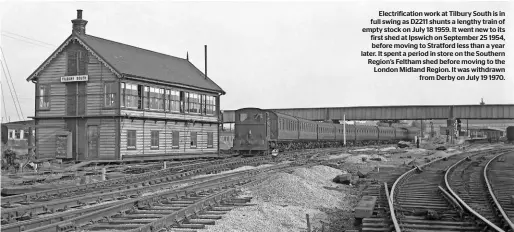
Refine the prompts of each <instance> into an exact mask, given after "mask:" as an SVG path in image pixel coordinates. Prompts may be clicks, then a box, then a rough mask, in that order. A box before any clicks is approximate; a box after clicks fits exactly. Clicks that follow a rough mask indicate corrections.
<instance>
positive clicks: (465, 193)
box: [445, 153, 512, 232]
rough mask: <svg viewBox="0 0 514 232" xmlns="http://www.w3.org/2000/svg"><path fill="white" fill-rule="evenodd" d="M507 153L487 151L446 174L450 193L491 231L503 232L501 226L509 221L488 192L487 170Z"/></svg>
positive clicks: (462, 162)
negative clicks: (489, 165) (494, 160)
mask: <svg viewBox="0 0 514 232" xmlns="http://www.w3.org/2000/svg"><path fill="white" fill-rule="evenodd" d="M504 154H508V153H500V155H498V154H496V153H486V154H480V155H475V156H473V157H468V158H465V159H462V160H460V161H459V162H457V163H456V164H454V165H452V166H451V167H450V168H449V169H448V172H447V173H446V175H445V184H446V188H447V189H448V190H449V192H451V193H452V195H453V196H454V197H455V199H456V200H457V201H458V202H459V203H460V204H461V205H462V206H463V207H464V208H465V209H466V211H467V212H470V214H471V215H472V216H473V217H475V221H477V222H478V226H479V227H481V228H485V229H488V230H490V231H500V232H503V231H504V230H503V229H501V227H506V226H507V224H504V222H506V221H505V220H504V218H503V215H502V214H501V213H500V211H497V210H496V209H495V208H496V207H495V204H494V202H493V201H492V197H494V196H491V195H490V192H489V191H488V186H487V183H486V181H485V180H486V178H487V177H486V176H485V175H484V172H485V171H486V167H487V166H488V164H489V163H490V161H492V160H493V159H494V158H495V157H499V156H503V155H504ZM511 176H512V175H511ZM500 207H501V206H500ZM506 219H507V220H508V218H506Z"/></svg>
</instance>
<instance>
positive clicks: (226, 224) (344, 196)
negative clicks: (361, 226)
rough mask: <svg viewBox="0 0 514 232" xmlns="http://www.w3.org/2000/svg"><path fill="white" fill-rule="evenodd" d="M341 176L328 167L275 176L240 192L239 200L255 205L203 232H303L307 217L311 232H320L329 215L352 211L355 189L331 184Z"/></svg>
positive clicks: (328, 219)
mask: <svg viewBox="0 0 514 232" xmlns="http://www.w3.org/2000/svg"><path fill="white" fill-rule="evenodd" d="M342 173H343V172H342V171H341V170H338V169H334V168H331V167H327V166H314V167H311V168H298V169H295V170H294V171H293V172H292V173H291V174H288V173H277V174H275V175H274V176H272V177H271V178H269V180H268V181H265V182H262V183H260V184H257V185H256V186H252V187H249V188H246V189H243V190H242V194H241V196H251V197H253V199H252V202H251V203H252V204H257V205H255V206H246V207H241V208H238V209H235V210H232V211H230V212H228V213H227V214H226V215H224V216H223V219H221V220H218V221H216V225H213V226H208V229H207V230H205V231H212V232H214V231H294V232H298V231H306V229H307V220H306V214H309V217H310V221H311V227H312V228H313V229H314V228H321V223H322V222H321V221H322V220H323V221H325V222H327V223H328V222H329V221H330V219H331V217H332V216H331V215H333V214H335V213H337V212H339V211H341V210H342V211H351V210H352V208H353V207H354V205H355V204H356V200H355V199H354V198H355V197H353V194H354V193H355V192H357V191H358V189H356V188H354V187H351V186H345V185H338V184H335V183H333V182H332V181H331V180H332V178H334V177H335V176H336V175H339V174H342ZM324 187H332V188H333V189H337V190H329V189H326V188H324ZM336 187H338V188H336ZM327 225H328V224H327ZM327 229H328V228H327Z"/></svg>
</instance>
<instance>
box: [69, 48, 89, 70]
mask: <svg viewBox="0 0 514 232" xmlns="http://www.w3.org/2000/svg"><path fill="white" fill-rule="evenodd" d="M67 53H68V64H67V65H68V67H67V69H68V70H67V75H68V76H74V75H85V74H86V66H87V63H88V56H87V52H86V51H81V50H68V51H67Z"/></svg>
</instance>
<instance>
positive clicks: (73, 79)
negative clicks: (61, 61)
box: [61, 75, 88, 82]
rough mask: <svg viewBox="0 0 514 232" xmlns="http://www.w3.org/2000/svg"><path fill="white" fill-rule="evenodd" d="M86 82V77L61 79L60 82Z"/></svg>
mask: <svg viewBox="0 0 514 232" xmlns="http://www.w3.org/2000/svg"><path fill="white" fill-rule="evenodd" d="M87 80H88V75H78V76H64V77H61V82H76V81H87Z"/></svg>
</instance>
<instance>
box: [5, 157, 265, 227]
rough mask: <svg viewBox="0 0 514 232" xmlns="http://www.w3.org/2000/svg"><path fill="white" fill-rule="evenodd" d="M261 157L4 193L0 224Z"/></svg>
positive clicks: (134, 191)
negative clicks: (37, 189)
mask: <svg viewBox="0 0 514 232" xmlns="http://www.w3.org/2000/svg"><path fill="white" fill-rule="evenodd" d="M264 160H265V158H263V157H257V158H249V159H236V160H231V162H224V163H223V162H220V161H215V162H201V163H196V164H188V165H184V166H178V167H172V168H167V169H164V170H159V171H155V172H152V173H143V174H136V175H130V176H127V177H123V178H117V179H112V180H107V181H101V182H96V183H92V184H86V185H81V186H73V187H67V188H61V189H56V190H47V191H41V192H34V193H28V194H24V195H16V196H12V197H5V198H2V203H3V204H2V225H3V226H4V225H7V224H11V223H14V222H18V221H26V220H30V219H33V218H37V217H38V215H41V214H52V213H55V212H61V211H66V210H68V209H71V208H76V207H82V206H84V205H90V204H92V202H93V203H96V204H100V203H102V202H104V201H106V200H108V199H113V198H123V197H127V196H133V195H138V194H141V193H142V192H143V191H149V190H152V189H153V188H158V187H159V186H160V185H163V184H166V183H169V182H171V181H176V180H180V179H183V178H187V177H189V176H193V175H198V174H202V173H207V172H219V171H223V170H227V169H231V168H235V167H239V166H243V165H251V164H258V163H261V162H263V161H264Z"/></svg>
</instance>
